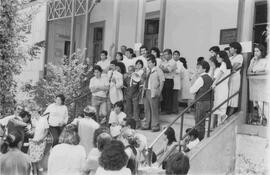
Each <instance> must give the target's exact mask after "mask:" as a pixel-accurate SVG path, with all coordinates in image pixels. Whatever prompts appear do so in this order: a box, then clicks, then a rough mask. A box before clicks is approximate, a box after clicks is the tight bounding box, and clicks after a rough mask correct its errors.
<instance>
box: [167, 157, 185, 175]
mask: <svg viewBox="0 0 270 175" xmlns="http://www.w3.org/2000/svg"><path fill="white" fill-rule="evenodd" d="M189 168H190V165H189V158H188V157H187V156H186V155H184V154H183V153H181V152H178V153H175V154H173V155H172V156H171V157H169V159H168V162H167V166H166V175H173V174H181V175H186V174H187V173H188V170H189Z"/></svg>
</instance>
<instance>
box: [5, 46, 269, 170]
mask: <svg viewBox="0 0 270 175" xmlns="http://www.w3.org/2000/svg"><path fill="white" fill-rule="evenodd" d="M229 46H230V47H228V48H225V49H224V50H220V48H219V47H218V46H213V47H211V48H210V49H209V52H210V58H209V60H206V59H205V58H203V57H199V58H198V59H197V64H196V71H193V73H191V72H192V71H191V70H188V66H187V61H186V59H185V58H184V57H180V52H179V51H178V50H175V51H173V52H172V50H171V49H165V50H164V51H163V52H162V53H161V52H160V50H159V49H158V48H156V47H154V48H151V49H150V52H148V50H147V48H146V47H145V46H141V47H140V56H138V57H136V55H135V53H134V51H133V49H131V48H127V47H126V46H122V47H121V51H120V52H117V53H116V54H115V59H112V58H110V57H109V56H108V52H107V51H106V50H103V51H101V53H100V61H98V62H97V63H96V64H95V65H94V67H93V74H94V76H93V77H91V79H90V80H89V81H88V82H89V89H90V91H91V93H92V95H91V101H92V103H91V105H88V106H87V107H86V108H85V109H84V110H83V114H82V115H80V116H78V117H75V119H74V120H73V121H71V122H70V123H68V121H69V120H68V119H69V117H70V116H69V115H68V108H67V106H66V105H65V96H64V95H62V94H60V95H57V96H56V98H55V103H53V104H50V105H49V106H48V107H47V109H46V110H45V111H44V112H43V114H42V115H39V116H38V117H35V119H34V118H33V117H31V114H30V113H29V112H27V111H25V110H23V108H22V107H21V106H17V108H16V110H15V113H14V115H12V116H7V117H5V118H3V119H1V120H0V124H1V128H0V131H1V132H0V134H1V135H0V136H1V140H0V145H1V153H0V155H1V156H0V174H29V173H30V171H31V170H32V172H33V174H35V175H36V174H39V172H41V171H42V170H43V167H44V165H43V164H44V162H48V171H47V172H48V174H49V175H51V174H57V175H58V174H59V175H61V174H63V175H64V174H75V175H76V174H97V175H99V174H100V175H101V174H125V175H128V174H137V170H138V167H139V166H143V165H145V164H146V163H147V156H148V150H147V138H146V137H145V136H144V135H142V134H140V133H139V132H137V130H138V129H142V130H151V131H152V132H157V131H160V130H161V125H160V119H159V114H160V113H162V114H173V113H175V114H177V113H178V112H179V111H178V110H179V102H180V101H181V102H182V101H185V102H187V103H190V102H191V101H192V100H194V99H197V102H196V104H195V124H196V125H197V127H196V128H194V129H191V128H189V129H187V130H186V133H187V134H188V137H187V139H185V140H183V141H181V145H182V146H183V150H182V152H180V153H179V150H177V149H175V148H177V147H178V146H179V144H178V143H179V142H177V140H176V137H175V131H174V129H173V128H171V127H168V128H166V131H165V133H164V137H163V138H164V139H163V142H164V146H163V147H161V149H160V150H158V151H156V153H153V155H152V156H151V157H152V162H153V163H155V164H156V165H158V166H162V168H163V169H166V173H167V174H173V173H181V174H186V173H187V172H188V170H189V159H188V157H187V156H186V155H185V154H186V153H187V152H189V151H190V150H191V149H192V148H193V147H195V146H196V145H197V144H198V143H199V142H200V141H201V140H202V139H203V138H204V135H205V120H204V119H205V117H206V115H207V112H209V111H210V109H211V108H216V107H218V106H220V105H221V104H222V103H223V102H224V101H225V100H226V99H227V98H228V97H229V96H231V95H233V94H234V93H235V92H237V91H239V89H240V86H241V74H240V71H236V70H238V69H240V68H241V66H242V64H243V56H242V54H241V52H242V47H241V44H240V43H238V42H233V43H231V44H230V45H229ZM254 53H255V54H254V55H255V56H254V58H253V59H252V61H251V64H250V67H249V69H248V73H249V74H255V73H262V72H265V71H266V61H265V60H264V59H263V57H264V56H265V49H264V47H263V46H261V45H258V46H255V52H254ZM88 62H89V60H88ZM88 69H91V71H92V68H90V67H89V68H86V73H87V74H89V72H90V71H89V70H88ZM232 72H234V74H233V75H232V76H230V78H228V79H224V78H226V77H227V76H228V75H230V74H231V73H232ZM221 80H222V81H221ZM87 84H88V83H87ZM254 104H255V105H257V106H259V105H260V104H261V103H260V102H254ZM237 108H238V96H234V97H233V98H231V99H230V100H229V101H228V102H225V103H224V104H223V105H221V106H220V107H219V108H218V109H217V110H216V111H215V112H214V113H213V116H212V120H211V121H212V123H211V127H212V128H214V127H217V126H218V125H220V124H221V123H222V122H224V121H225V120H226V119H227V118H228V116H230V115H232V114H233V113H235V112H236V111H237V110H238V109H237ZM160 109H161V111H160ZM142 112H143V113H144V119H143V120H142V117H141V116H142V115H141V114H142ZM142 121H144V122H142ZM27 154H28V155H27ZM46 160H47V161H46ZM45 164H46V163H45ZM14 167H15V168H14ZM45 167H46V166H45Z"/></svg>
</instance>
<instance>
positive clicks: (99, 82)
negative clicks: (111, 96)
mask: <svg viewBox="0 0 270 175" xmlns="http://www.w3.org/2000/svg"><path fill="white" fill-rule="evenodd" d="M106 86H109V80H108V78H107V76H105V75H101V77H100V78H96V77H93V78H91V80H90V84H89V88H90V90H91V89H92V88H104V87H106ZM91 91H92V90H91ZM92 95H93V96H97V97H104V98H106V96H107V92H106V91H104V90H100V91H96V92H92Z"/></svg>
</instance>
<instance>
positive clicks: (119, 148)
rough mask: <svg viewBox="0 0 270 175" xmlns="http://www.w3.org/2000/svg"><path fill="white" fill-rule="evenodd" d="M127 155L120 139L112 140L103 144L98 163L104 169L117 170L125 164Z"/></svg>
mask: <svg viewBox="0 0 270 175" xmlns="http://www.w3.org/2000/svg"><path fill="white" fill-rule="evenodd" d="M127 161H128V156H127V154H126V153H125V147H124V145H123V143H122V142H121V141H118V140H112V141H111V143H110V144H109V145H107V146H105V148H104V150H103V151H102V153H101V156H100V158H99V164H100V165H101V166H102V167H103V168H104V169H105V170H112V171H117V170H120V169H122V168H123V167H125V166H126V164H127Z"/></svg>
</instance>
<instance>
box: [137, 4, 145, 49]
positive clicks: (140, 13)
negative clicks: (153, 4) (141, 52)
mask: <svg viewBox="0 0 270 175" xmlns="http://www.w3.org/2000/svg"><path fill="white" fill-rule="evenodd" d="M137 2H138V6H137V26H136V35H135V42H136V43H142V44H143V43H144V25H145V0H137Z"/></svg>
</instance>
